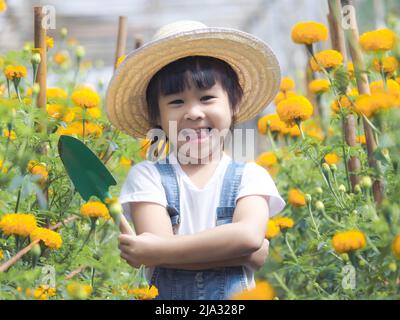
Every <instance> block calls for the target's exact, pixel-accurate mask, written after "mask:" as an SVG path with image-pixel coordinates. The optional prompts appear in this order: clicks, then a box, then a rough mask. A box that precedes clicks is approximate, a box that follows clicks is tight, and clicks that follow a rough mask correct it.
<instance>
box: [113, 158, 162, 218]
mask: <svg viewBox="0 0 400 320" xmlns="http://www.w3.org/2000/svg"><path fill="white" fill-rule="evenodd" d="M118 200H119V202H120V204H121V205H122V208H123V210H124V215H125V217H126V218H127V219H131V212H130V211H131V210H130V204H129V203H130V202H154V203H158V204H160V205H162V206H164V207H166V206H167V199H166V196H165V191H164V188H163V186H162V184H161V177H160V174H159V172H158V170H157V168H156V167H155V166H154V164H152V163H151V162H150V161H142V162H140V163H138V164H135V165H134V166H133V167H132V168H131V169H130V170H129V172H128V175H127V177H126V179H125V181H124V183H123V185H122V187H121V191H120V195H119V198H118Z"/></svg>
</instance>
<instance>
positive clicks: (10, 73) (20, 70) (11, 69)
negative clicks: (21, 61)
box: [4, 65, 28, 80]
mask: <svg viewBox="0 0 400 320" xmlns="http://www.w3.org/2000/svg"><path fill="white" fill-rule="evenodd" d="M27 73H28V71H27V70H26V68H25V67H24V66H12V65H9V66H7V67H6V68H5V69H4V75H5V76H6V78H7V79H8V80H14V79H20V78H24V77H26V75H27Z"/></svg>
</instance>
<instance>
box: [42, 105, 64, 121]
mask: <svg viewBox="0 0 400 320" xmlns="http://www.w3.org/2000/svg"><path fill="white" fill-rule="evenodd" d="M64 109H65V107H64V106H62V105H59V104H48V105H47V106H46V111H47V114H48V115H49V116H50V117H52V118H55V119H60V118H61V117H62V115H63V114H64Z"/></svg>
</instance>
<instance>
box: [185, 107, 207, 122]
mask: <svg viewBox="0 0 400 320" xmlns="http://www.w3.org/2000/svg"><path fill="white" fill-rule="evenodd" d="M204 117H205V114H204V112H203V110H202V109H201V107H200V106H199V105H198V104H192V105H190V106H188V109H187V111H186V114H185V116H184V119H185V120H198V119H202V118H204Z"/></svg>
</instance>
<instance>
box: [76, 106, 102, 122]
mask: <svg viewBox="0 0 400 320" xmlns="http://www.w3.org/2000/svg"><path fill="white" fill-rule="evenodd" d="M71 110H72V111H73V112H74V114H75V119H76V120H82V117H83V113H84V112H85V114H86V117H85V118H86V119H88V117H90V118H94V119H98V118H100V117H101V110H100V108H98V107H94V108H89V109H84V108H81V107H72V108H71Z"/></svg>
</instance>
